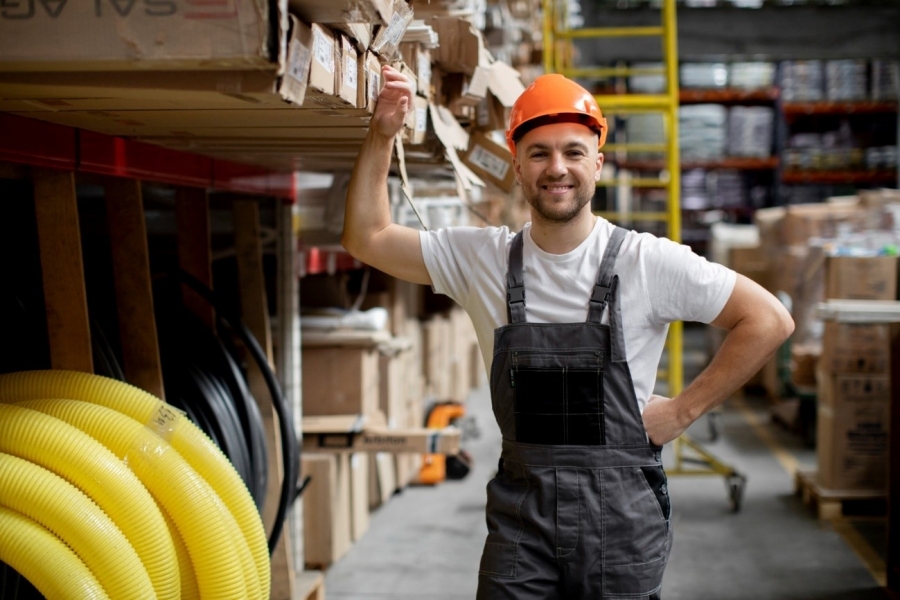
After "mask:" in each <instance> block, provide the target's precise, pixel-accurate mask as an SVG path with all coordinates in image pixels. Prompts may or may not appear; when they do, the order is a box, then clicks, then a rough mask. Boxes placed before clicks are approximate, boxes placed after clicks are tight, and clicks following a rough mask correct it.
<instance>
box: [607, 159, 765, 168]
mask: <svg viewBox="0 0 900 600" xmlns="http://www.w3.org/2000/svg"><path fill="white" fill-rule="evenodd" d="M608 160H609V161H610V162H611V163H613V164H615V165H617V166H619V167H620V168H622V169H633V170H636V171H661V170H662V169H665V168H666V163H665V162H664V161H661V160H627V159H626V160H621V161H617V160H616V159H615V157H614V156H611V157H609V158H608ZM778 162H779V161H778V157H777V156H768V157H766V158H743V157H729V158H723V159H721V160H702V161H701V160H684V161H681V168H682V169H710V170H712V169H739V170H744V171H766V170H774V169H777V168H778Z"/></svg>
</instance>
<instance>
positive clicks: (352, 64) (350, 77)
mask: <svg viewBox="0 0 900 600" xmlns="http://www.w3.org/2000/svg"><path fill="white" fill-rule="evenodd" d="M358 68H359V64H358V63H357V62H356V58H355V57H353V56H348V57H347V66H346V68H344V85H345V86H347V87H348V88H351V89H354V90H355V89H356V81H357V73H356V70H357V69H358Z"/></svg>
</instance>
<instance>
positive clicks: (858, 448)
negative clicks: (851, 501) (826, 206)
mask: <svg viewBox="0 0 900 600" xmlns="http://www.w3.org/2000/svg"><path fill="white" fill-rule="evenodd" d="M825 281H826V283H825V297H826V298H853V299H859V300H894V299H896V297H897V258H896V257H887V256H883V257H861V258H854V257H829V258H827V259H826V266H825ZM889 356H890V330H889V326H888V325H886V324H882V325H875V324H857V323H839V322H834V321H828V322H826V323H825V331H824V336H823V340H822V357H821V359H820V360H819V364H818V368H817V372H816V379H817V382H818V387H817V391H818V400H819V405H818V415H817V416H818V422H817V441H816V445H817V455H818V461H819V482H820V484H821V485H823V486H825V487H827V488H831V489H840V490H848V489H871V490H881V489H883V488H884V486H885V484H886V481H887V479H886V476H887V441H888V433H889V422H890V421H889V416H890V371H889V366H890V360H889Z"/></svg>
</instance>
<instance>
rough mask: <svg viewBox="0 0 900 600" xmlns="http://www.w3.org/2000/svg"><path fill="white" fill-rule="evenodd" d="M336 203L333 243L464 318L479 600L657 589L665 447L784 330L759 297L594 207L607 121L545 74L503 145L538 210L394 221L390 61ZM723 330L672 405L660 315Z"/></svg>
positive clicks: (395, 89)
mask: <svg viewBox="0 0 900 600" xmlns="http://www.w3.org/2000/svg"><path fill="white" fill-rule="evenodd" d="M383 75H384V80H385V86H384V89H383V91H382V92H381V94H380V96H379V99H378V104H377V106H376V109H375V113H374V115H373V117H372V121H371V125H370V128H369V132H368V135H367V137H366V139H365V141H364V142H363V146H362V149H361V151H360V154H359V157H358V160H357V163H356V166H355V168H354V171H353V175H352V178H351V182H350V187H349V190H348V194H347V207H346V216H345V221H344V235H343V240H342V241H343V244H344V246H345V247H346V248H347V250H348V251H349V252H350V253H351V254H352V255H353V256H355V257H356V258H358V259H359V260H361V261H363V262H365V263H366V264H369V265H371V266H373V267H375V268H377V269H380V270H382V271H385V272H387V273H389V274H391V275H394V276H395V277H398V278H401V279H406V280H409V281H413V282H417V283H421V284H428V285H432V286H433V287H434V289H435V290H436V291H437V292H439V293H444V294H447V295H449V296H450V297H452V298H454V299H455V300H456V301H457V302H459V303H460V304H461V305H462V306H463V307H464V308H465V309H466V311H467V312H468V314H469V315H470V317H471V318H472V321H473V322H474V324H475V328H476V331H477V334H478V340H479V344H480V346H481V350H482V353H483V356H484V361H485V367H486V368H487V370H488V372H489V373H490V382H491V399H492V405H493V409H494V414H495V416H496V418H497V422H498V424H499V425H500V430H501V433H502V435H503V449H502V455H501V456H502V458H501V461H500V467H499V469H498V474H497V476H496V477H495V478H494V479H493V480H492V481H491V482H490V484H489V485H488V500H487V522H488V536H487V540H486V542H485V546H484V552H483V554H482V558H481V567H480V571H479V585H478V598H479V599H485V600H488V599H490V600H493V599H499V598H504V599H506V598H508V599H517V600H522V599H532V598H533V599H549V598H592V599H598V598H603V599H610V598H628V599H630V600H636V599H641V598H643V599H648V600H650V599H655V598H659V590H660V587H661V582H662V574H663V570H664V569H665V565H666V561H667V559H668V554H669V550H670V548H671V535H672V532H671V528H670V525H669V515H670V504H669V499H668V494H667V490H666V479H665V474H664V472H663V469H662V464H661V460H660V450H661V446H662V445H663V444H665V443H667V442H669V441H671V440H673V439H675V438H676V437H678V436H679V435H680V434H681V433H682V432H683V431H684V430H685V429H686V428H687V427H688V425H690V424H691V423H692V422H693V421H694V420H696V419H697V418H699V417H700V416H701V415H703V414H704V413H705V412H707V411H708V410H710V409H711V408H713V407H714V406H716V405H718V404H719V403H721V402H723V401H724V400H725V399H726V398H727V397H728V396H729V395H730V394H731V393H733V392H734V391H735V390H736V389H737V388H738V386H740V385H741V384H742V383H743V382H744V381H746V380H747V379H748V378H749V377H750V376H751V375H752V374H753V373H755V372H756V371H757V370H758V369H759V368H760V367H761V366H762V365H763V364H764V363H765V361H766V360H767V359H768V358H769V356H771V354H772V353H773V352H774V351H775V350H776V348H777V347H778V346H779V345H780V344H781V343H782V342H783V341H784V340H785V339H786V338H787V336H788V335H790V333H791V332H792V330H793V322H792V320H791V318H790V316H789V315H788V313H787V312H786V311H785V309H784V308H783V307H782V306H781V304H780V303H779V302H778V301H777V300H776V299H775V298H774V297H772V295H771V294H769V293H768V292H766V291H765V290H763V289H762V288H761V287H759V286H758V285H756V284H755V283H753V282H752V281H750V280H749V279H747V278H745V277H743V276H741V275H737V274H736V273H734V272H733V271H731V270H729V269H726V268H724V267H722V266H721V265H716V264H712V263H709V262H707V261H706V260H705V259H703V258H701V257H699V256H697V255H695V254H693V253H692V252H691V251H690V249H688V248H687V247H685V246H681V245H678V244H675V243H673V242H671V241H669V240H665V239H660V238H656V237H653V236H651V235H648V234H638V233H636V232H633V231H626V230H624V229H621V228H618V227H615V226H614V225H612V224H610V223H609V222H607V221H605V220H604V219H599V218H597V217H595V216H594V215H593V214H592V213H591V209H590V200H591V198H592V196H593V194H594V190H595V186H596V182H597V180H598V179H599V177H600V168H601V166H602V165H603V155H602V154H600V152H599V148H600V146H602V144H603V142H604V140H605V137H606V133H607V125H606V120H605V119H604V118H603V117H602V115H601V113H600V109H599V108H598V107H597V104H596V102H595V101H594V98H593V97H592V96H591V95H590V94H589V93H588V92H586V91H585V90H584V89H583V88H581V87H580V86H579V85H577V84H576V83H575V82H573V81H571V80H568V79H566V78H564V77H562V76H561V75H544V76H542V77H539V78H538V79H537V80H536V81H535V83H533V84H532V85H531V86H529V87H528V88H527V89H526V90H525V92H523V94H522V95H521V96H520V98H519V99H518V101H517V102H516V104H515V106H514V107H513V110H512V113H511V117H510V125H509V130H508V131H507V143H508V144H509V147H510V150H511V151H512V153H513V166H514V170H515V174H516V179H517V181H518V182H519V184H520V185H521V186H522V191H523V193H524V196H525V198H526V200H527V201H528V203H529V204H530V206H531V216H532V220H531V222H530V223H528V224H526V225H525V227H524V229H523V231H522V232H520V233H518V234H513V233H512V232H510V231H509V230H508V229H506V228H505V227H503V228H495V227H486V228H473V227H457V228H450V229H445V230H438V231H429V232H418V231H414V230H412V229H408V228H405V227H401V226H399V225H395V224H392V223H391V218H390V211H389V206H388V197H387V185H386V184H387V176H388V171H389V168H390V162H391V149H392V144H393V138H394V136H395V135H396V133H397V132H398V131H399V130H400V127H401V126H402V123H403V121H404V118H405V116H406V113H407V112H408V111H409V109H410V106H411V105H412V95H411V90H410V86H409V84H408V82H407V81H406V80H405V78H404V76H402V75H401V74H400V73H399V72H397V71H396V70H394V69H392V68H390V67H385V68H384V70H383ZM676 320H686V321H701V322H705V323H711V324H713V325H715V326H717V327H721V328H724V329H726V330H728V334H727V336H726V338H725V341H724V343H723V344H722V346H721V349H720V350H719V352H718V353H717V354H716V356H715V357H714V358H713V360H712V361H711V363H710V364H709V366H708V367H707V368H706V369H705V370H704V372H703V373H702V374H701V375H700V376H699V377H697V379H695V380H694V381H693V382H692V383H691V384H690V385H689V386H688V387H687V388H686V389H685V390H684V391H682V392H681V393H680V394H678V395H677V396H676V397H674V398H664V397H660V396H655V395H653V394H652V390H653V386H654V383H655V377H656V370H657V367H658V363H659V359H660V356H661V354H662V350H663V346H664V343H665V336H666V331H667V328H668V323H670V322H672V321H676Z"/></svg>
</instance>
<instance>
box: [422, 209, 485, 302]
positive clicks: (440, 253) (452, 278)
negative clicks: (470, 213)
mask: <svg viewBox="0 0 900 600" xmlns="http://www.w3.org/2000/svg"><path fill="white" fill-rule="evenodd" d="M498 234H499V231H498V230H496V229H495V228H490V227H449V228H447V229H437V230H431V231H420V232H419V240H420V241H421V244H422V256H423V258H424V259H425V267H426V268H427V269H428V274H429V275H430V276H431V282H432V287H433V288H434V291H435V292H436V293H438V294H445V295H447V296H449V297H450V298H452V299H453V300H455V301H456V302H458V303H459V304H460V305H462V306H466V303H467V301H468V297H469V289H470V283H471V273H472V270H473V267H474V265H475V264H476V262H477V261H478V255H479V253H480V252H481V250H482V249H483V248H485V246H486V245H487V244H488V243H489V241H490V240H491V239H494V238H496V236H497V235H498Z"/></svg>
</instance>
